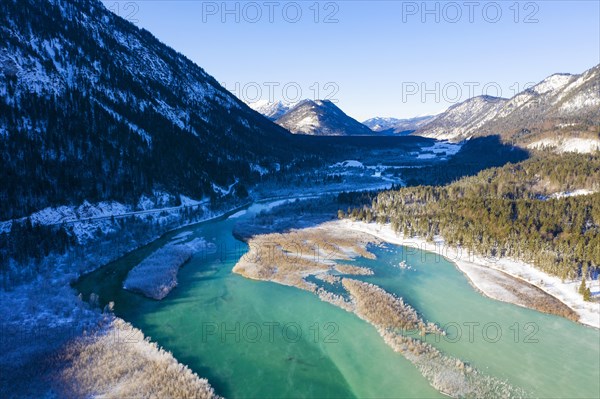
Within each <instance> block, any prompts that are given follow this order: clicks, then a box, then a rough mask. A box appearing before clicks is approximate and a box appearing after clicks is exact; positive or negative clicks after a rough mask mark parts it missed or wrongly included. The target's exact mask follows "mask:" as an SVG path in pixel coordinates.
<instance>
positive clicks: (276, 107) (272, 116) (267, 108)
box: [248, 100, 294, 121]
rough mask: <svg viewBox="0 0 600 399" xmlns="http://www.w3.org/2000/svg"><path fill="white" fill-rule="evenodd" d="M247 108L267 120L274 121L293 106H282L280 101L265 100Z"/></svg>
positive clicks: (251, 104)
mask: <svg viewBox="0 0 600 399" xmlns="http://www.w3.org/2000/svg"><path fill="white" fill-rule="evenodd" d="M248 106H249V107H250V108H252V109H253V110H255V111H256V112H258V113H260V114H262V115H264V116H266V117H267V118H268V119H269V120H271V121H276V120H277V119H279V118H281V117H282V116H283V115H284V114H285V113H286V112H288V111H289V110H290V109H291V108H292V107H293V106H294V104H284V103H283V102H281V101H275V102H269V101H267V100H259V101H256V102H253V103H250V104H248Z"/></svg>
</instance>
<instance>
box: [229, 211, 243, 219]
mask: <svg viewBox="0 0 600 399" xmlns="http://www.w3.org/2000/svg"><path fill="white" fill-rule="evenodd" d="M246 212H247V211H246V210H245V209H243V210H241V211H239V212H236V213H234V214H233V215H231V216H229V218H228V219H237V218H239V217H241V216H244V215H245V214H246Z"/></svg>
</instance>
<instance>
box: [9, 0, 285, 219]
mask: <svg viewBox="0 0 600 399" xmlns="http://www.w3.org/2000/svg"><path fill="white" fill-rule="evenodd" d="M292 139H293V136H292V135H290V134H289V133H288V132H287V131H285V130H284V129H282V128H281V127H279V126H277V125H276V124H274V123H272V122H270V121H269V120H267V119H266V118H264V117H262V116H260V115H258V114H257V113H256V112H254V111H252V110H251V109H250V108H249V107H248V106H247V105H246V104H244V103H243V102H242V101H240V100H239V99H237V98H236V97H235V96H234V95H232V94H231V93H229V92H228V91H227V90H225V89H224V88H223V87H222V86H221V85H220V84H219V83H218V82H217V81H216V80H215V79H214V78H213V77H212V76H210V75H208V74H207V73H206V72H205V71H204V70H203V69H202V68H200V67H199V66H197V65H196V64H194V63H193V62H192V61H190V60H189V59H187V58H186V57H185V56H183V55H181V54H179V53H177V52H176V51H175V50H173V49H171V48H170V47H168V46H166V45H164V44H162V43H161V42H160V41H158V40H157V39H156V38H155V37H154V36H152V34H151V33H149V32H148V31H146V30H144V29H139V28H137V27H136V26H135V25H133V24H131V23H129V22H127V21H125V20H124V19H122V18H120V17H118V16H117V15H115V14H114V13H112V12H110V11H109V10H107V9H106V8H105V7H104V6H103V5H102V3H101V2H100V1H99V0H78V1H71V0H68V1H67V0H19V1H13V0H7V1H2V2H0V153H1V154H2V160H1V161H0V180H1V181H2V184H0V198H2V201H0V220H4V219H8V218H13V217H21V216H24V215H27V214H30V213H32V212H35V211H37V210H40V209H43V208H46V207H48V206H54V205H63V204H81V203H83V202H84V201H85V200H88V201H90V202H99V201H104V200H118V201H120V202H122V203H127V204H134V203H136V202H137V200H138V199H139V198H140V197H141V196H142V195H143V194H145V193H148V194H151V193H152V192H153V190H154V189H159V190H162V191H165V192H168V193H170V194H172V195H175V196H177V195H179V194H183V195H186V196H189V197H192V198H198V199H200V198H203V197H205V198H207V197H212V196H215V195H217V196H218V195H219V194H218V193H215V190H214V189H213V187H215V186H217V187H228V186H230V185H231V184H232V183H234V182H236V181H239V184H237V185H236V186H235V187H236V189H237V188H243V186H244V184H247V183H248V182H251V181H252V179H253V176H254V174H257V173H255V172H253V170H256V167H257V166H258V167H260V170H271V169H273V170H274V169H275V167H276V165H277V164H280V163H281V162H286V161H288V160H289V159H290V157H292V156H293V154H292V151H293V149H292V148H291V147H293V146H292V145H289V140H292ZM286 154H287V155H286ZM234 191H235V190H234ZM244 191H245V190H241V192H240V195H243V192H244ZM234 194H235V193H234Z"/></svg>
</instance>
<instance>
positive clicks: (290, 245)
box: [233, 227, 378, 292]
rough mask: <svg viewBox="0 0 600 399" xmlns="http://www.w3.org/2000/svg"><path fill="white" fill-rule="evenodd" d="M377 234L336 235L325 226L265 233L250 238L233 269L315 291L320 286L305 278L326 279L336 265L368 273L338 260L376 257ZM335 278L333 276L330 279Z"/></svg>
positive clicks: (345, 271)
mask: <svg viewBox="0 0 600 399" xmlns="http://www.w3.org/2000/svg"><path fill="white" fill-rule="evenodd" d="M369 242H378V241H377V239H376V238H375V237H372V236H369V235H366V234H363V233H350V234H343V235H341V234H336V233H335V232H331V231H329V230H328V229H324V228H319V227H316V228H309V229H304V230H295V231H292V232H290V233H285V234H279V233H274V234H264V235H260V236H255V237H253V238H251V239H250V240H249V241H248V245H249V247H250V250H249V252H248V253H247V254H246V255H244V256H243V257H242V258H241V259H240V261H239V262H238V263H237V264H236V265H235V267H234V268H233V271H234V272H235V273H238V274H241V275H243V276H245V277H248V278H252V279H256V280H267V281H275V282H278V283H280V284H285V285H292V286H295V287H298V288H301V289H304V290H307V291H312V292H315V291H316V289H317V286H316V285H315V284H312V283H309V282H307V281H306V280H305V277H306V276H308V275H318V276H319V278H321V279H324V278H327V277H324V276H325V275H330V276H331V274H330V273H331V272H332V271H333V268H335V269H337V270H338V271H339V272H341V273H343V274H352V275H368V274H372V273H373V272H372V271H371V270H370V269H368V268H365V267H358V266H352V265H338V264H336V263H335V261H336V260H350V259H352V258H353V257H356V256H365V257H368V258H371V259H372V258H374V257H375V256H374V255H373V254H371V253H370V252H368V251H367V249H366V246H367V244H368V243H369ZM334 280H335V279H333V278H332V280H331V281H334Z"/></svg>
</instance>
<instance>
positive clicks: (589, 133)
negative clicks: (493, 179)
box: [414, 65, 600, 145]
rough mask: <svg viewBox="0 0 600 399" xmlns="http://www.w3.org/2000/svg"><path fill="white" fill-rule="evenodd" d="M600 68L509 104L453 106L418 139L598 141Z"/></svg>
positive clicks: (479, 100)
mask: <svg viewBox="0 0 600 399" xmlns="http://www.w3.org/2000/svg"><path fill="white" fill-rule="evenodd" d="M598 126H600V65H597V66H595V67H593V68H591V69H589V70H587V71H585V72H584V73H582V74H578V75H571V74H566V73H559V74H553V75H551V76H549V77H548V78H546V79H544V80H542V81H541V82H540V83H538V84H536V85H535V86H533V87H531V88H528V89H526V90H524V91H522V92H520V93H518V94H517V95H515V96H514V97H512V98H510V99H504V98H496V97H486V96H480V97H474V98H470V99H468V100H466V101H464V102H462V103H459V104H455V105H453V106H452V107H450V108H449V109H448V110H447V111H446V112H443V113H442V114H440V115H438V116H437V117H436V118H434V119H433V120H432V121H431V122H429V123H427V124H425V125H424V126H422V127H420V128H419V129H417V131H416V132H415V133H414V134H416V135H420V136H425V137H431V138H436V139H449V140H455V141H456V140H462V139H465V138H468V137H472V136H488V135H493V134H500V135H501V136H502V138H503V139H504V140H512V141H515V142H518V143H520V144H525V145H535V143H537V142H538V141H540V140H542V139H552V140H559V139H572V138H581V139H592V140H598V139H600V136H599V129H598Z"/></svg>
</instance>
